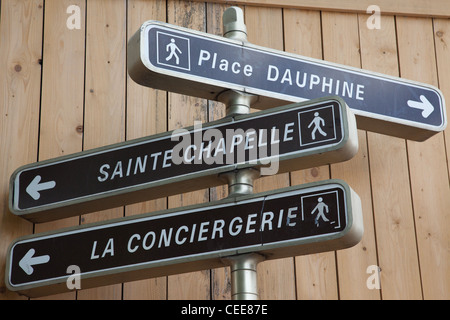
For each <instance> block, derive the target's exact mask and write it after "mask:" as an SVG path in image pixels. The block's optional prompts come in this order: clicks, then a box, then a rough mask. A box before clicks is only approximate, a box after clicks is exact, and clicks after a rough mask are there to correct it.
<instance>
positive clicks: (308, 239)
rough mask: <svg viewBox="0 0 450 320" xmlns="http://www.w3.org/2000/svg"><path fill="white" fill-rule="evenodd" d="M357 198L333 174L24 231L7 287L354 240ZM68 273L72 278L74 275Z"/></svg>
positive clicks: (184, 266) (34, 292) (92, 281)
mask: <svg viewBox="0 0 450 320" xmlns="http://www.w3.org/2000/svg"><path fill="white" fill-rule="evenodd" d="M362 233H363V226H362V211H361V203H360V199H359V197H358V196H357V195H356V193H355V192H354V191H353V190H352V189H351V188H350V187H349V186H348V185H347V184H346V183H345V182H343V181H340V180H329V181H325V182H319V183H317V182H316V183H311V184H308V185H302V186H295V187H289V188H285V189H281V190H277V191H271V192H266V193H261V194H255V195H250V196H240V197H234V198H228V199H225V200H222V201H218V202H213V203H209V204H207V205H204V204H203V205H197V206H191V207H186V208H181V209H175V210H166V211H162V212H159V213H157V214H151V213H149V214H145V215H140V216H134V217H128V218H121V219H116V220H114V221H109V222H102V223H97V224H91V225H85V226H82V227H75V228H70V229H66V230H62V231H57V232H47V233H43V234H35V235H31V236H26V237H23V238H21V239H18V240H16V241H15V242H14V243H13V244H11V246H10V248H9V251H8V256H7V263H6V268H7V271H6V284H7V286H8V288H9V289H10V290H13V291H18V292H20V293H23V294H25V295H27V296H30V297H35V296H40V295H48V294H52V293H57V292H64V291H68V290H69V288H68V286H67V280H68V279H69V277H71V276H73V274H72V272H71V271H69V270H80V273H79V274H78V275H76V276H79V277H80V285H81V288H82V289H84V288H89V287H93V286H102V285H107V284H112V283H119V282H125V281H132V280H138V279H144V278H150V277H157V276H162V275H170V274H175V273H180V272H191V271H196V270H203V269H209V268H214V267H220V266H225V265H226V263H225V262H224V261H223V260H222V258H224V257H228V256H233V255H237V254H244V253H249V252H256V253H259V254H261V255H263V256H264V257H265V258H266V259H268V260H270V259H278V258H283V257H287V256H294V255H303V254H309V253H316V252H321V251H329V250H338V249H344V248H348V247H351V246H353V245H355V244H356V243H358V242H359V241H360V239H361V237H362ZM69 280H70V279H69Z"/></svg>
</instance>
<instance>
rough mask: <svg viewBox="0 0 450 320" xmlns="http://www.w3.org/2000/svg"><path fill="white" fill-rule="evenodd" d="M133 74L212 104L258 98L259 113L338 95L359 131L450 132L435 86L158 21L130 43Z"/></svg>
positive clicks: (410, 135) (415, 135)
mask: <svg viewBox="0 0 450 320" xmlns="http://www.w3.org/2000/svg"><path fill="white" fill-rule="evenodd" d="M128 73H129V74H130V76H131V78H132V79H133V80H134V81H136V82H137V83H139V84H142V85H145V86H149V87H153V88H157V89H163V90H168V91H172V92H178V93H182V94H188V95H192V96H197V97H202V98H206V99H210V100H218V99H219V96H220V93H222V92H223V91H225V90H229V89H233V90H239V91H242V92H246V93H249V94H254V95H257V96H259V97H258V101H256V102H255V103H254V104H253V105H252V107H254V108H257V109H258V108H259V109H266V108H272V107H274V106H279V105H282V104H286V101H291V102H298V101H304V100H307V99H314V98H319V97H324V96H329V95H338V96H340V97H342V98H343V99H344V100H345V101H346V103H347V104H348V106H349V107H350V108H351V109H352V110H353V112H354V113H355V115H356V116H357V124H358V127H359V128H361V129H365V130H369V131H374V132H379V133H384V134H388V135H393V136H398V137H402V138H407V139H412V140H417V141H422V140H425V139H427V138H429V137H430V136H432V135H434V134H436V133H437V132H440V131H443V130H444V129H445V127H446V125H447V119H446V110H445V102H444V96H443V95H442V93H441V91H439V89H437V88H435V87H433V86H431V85H428V84H423V83H418V82H414V81H410V80H406V79H402V78H397V77H392V76H388V75H384V74H379V73H375V72H371V71H367V70H361V69H356V68H352V67H348V66H344V65H339V64H335V63H330V62H327V61H322V60H317V59H312V58H306V57H302V56H299V55H294V54H289V53H286V52H283V51H277V50H272V49H268V48H264V47H260V46H256V45H253V44H250V43H248V42H242V41H237V40H232V39H227V38H223V37H218V36H214V35H211V34H207V33H203V32H198V31H195V30H190V29H185V28H182V27H178V26H174V25H170V24H166V23H162V22H158V21H147V22H145V23H144V24H143V25H142V27H141V29H140V30H138V32H137V33H136V34H135V35H134V36H133V37H132V38H131V39H130V41H129V42H128Z"/></svg>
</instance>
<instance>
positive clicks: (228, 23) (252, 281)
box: [219, 7, 265, 300]
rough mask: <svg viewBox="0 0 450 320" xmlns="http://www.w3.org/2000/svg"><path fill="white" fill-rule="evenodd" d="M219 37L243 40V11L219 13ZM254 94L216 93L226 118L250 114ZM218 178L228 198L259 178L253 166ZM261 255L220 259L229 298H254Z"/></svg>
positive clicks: (250, 189) (249, 189)
mask: <svg viewBox="0 0 450 320" xmlns="http://www.w3.org/2000/svg"><path fill="white" fill-rule="evenodd" d="M223 36H224V37H226V38H229V39H235V40H239V41H243V42H247V27H246V26H245V23H244V13H243V12H242V10H241V8H239V7H230V8H228V9H227V10H226V11H225V12H224V14H223ZM256 100H257V96H255V95H252V94H247V93H244V92H240V91H235V90H228V91H225V92H223V93H221V94H220V95H219V101H221V102H223V103H224V104H225V106H226V113H227V115H226V116H227V117H233V116H235V115H239V114H248V113H250V108H251V104H252V102H254V101H256ZM221 177H222V178H223V179H224V180H226V181H227V183H228V197H234V196H236V195H241V194H252V193H253V182H254V181H255V179H257V178H259V177H260V172H259V170H257V169H253V168H247V169H241V170H235V171H233V172H229V173H224V174H222V175H221ZM264 260H265V258H264V256H262V255H260V254H257V253H249V254H243V255H237V256H232V257H227V258H224V259H223V260H222V261H223V262H225V263H227V264H229V265H230V268H231V298H232V299H233V300H258V299H259V296H258V277H257V272H256V267H257V265H258V263H259V262H262V261H264Z"/></svg>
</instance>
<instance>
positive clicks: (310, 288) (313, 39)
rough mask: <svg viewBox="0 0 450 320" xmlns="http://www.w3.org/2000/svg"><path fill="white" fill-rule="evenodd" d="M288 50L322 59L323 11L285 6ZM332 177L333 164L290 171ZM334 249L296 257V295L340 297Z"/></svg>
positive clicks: (295, 175) (306, 177)
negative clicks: (331, 167)
mask: <svg viewBox="0 0 450 320" xmlns="http://www.w3.org/2000/svg"><path fill="white" fill-rule="evenodd" d="M284 28H285V31H284V35H285V50H286V51H288V52H292V53H296V54H300V55H304V56H307V57H312V58H316V59H322V28H321V14H320V12H317V11H303V10H295V9H290V10H284ZM329 178H330V167H329V166H321V167H314V168H311V169H305V170H299V171H295V172H292V173H291V184H292V185H297V184H302V183H308V182H313V181H320V180H327V179H329ZM335 261H336V258H335V253H334V252H324V253H318V254H312V255H307V256H299V257H295V275H296V277H295V280H296V288H297V299H300V300H311V299H337V296H338V292H337V282H336V263H335Z"/></svg>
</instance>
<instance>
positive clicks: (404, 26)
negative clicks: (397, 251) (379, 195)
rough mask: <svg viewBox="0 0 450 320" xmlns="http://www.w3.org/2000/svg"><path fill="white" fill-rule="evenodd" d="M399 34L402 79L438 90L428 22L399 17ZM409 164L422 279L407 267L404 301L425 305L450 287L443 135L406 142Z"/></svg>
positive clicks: (449, 202) (448, 190)
mask: <svg viewBox="0 0 450 320" xmlns="http://www.w3.org/2000/svg"><path fill="white" fill-rule="evenodd" d="M397 33H398V37H397V38H398V47H399V49H398V50H399V57H400V70H401V76H402V77H405V78H409V79H412V80H416V81H421V82H425V83H429V84H432V85H435V86H437V84H438V83H437V69H436V59H435V58H436V54H435V50H434V37H433V25H432V20H431V19H425V18H403V17H398V18H397ZM408 158H409V167H410V177H411V192H412V198H413V204H414V218H415V220H414V221H415V231H416V240H417V248H418V251H419V263H420V278H419V276H418V275H417V273H418V272H419V271H418V270H417V269H418V267H416V265H417V262H416V261H411V263H410V265H411V266H410V270H411V271H412V272H414V273H412V274H411V279H412V280H411V281H410V282H409V283H408V285H409V286H412V285H413V284H415V287H414V289H415V290H414V291H413V290H412V289H411V290H410V296H408V298H409V297H411V298H421V294H422V292H423V297H424V298H425V299H433V297H437V296H440V294H439V293H443V292H445V286H446V285H444V284H443V283H445V282H446V281H445V279H446V280H447V281H448V268H447V269H446V268H444V266H445V265H443V261H445V260H448V256H449V255H448V241H446V239H447V240H448V221H449V216H450V215H449V209H448V208H449V207H450V186H449V179H448V167H447V158H446V153H445V143H444V135H443V134H442V133H440V134H437V135H435V136H433V137H432V138H430V139H428V140H427V141H425V142H422V143H419V142H413V141H408ZM411 260H413V259H412V258H411ZM414 262H416V264H414ZM413 267H414V269H413ZM420 280H421V281H420ZM420 282H421V284H422V292H421V291H420V289H421V288H420ZM447 284H448V282H447ZM447 290H448V285H447ZM413 294H414V295H413Z"/></svg>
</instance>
